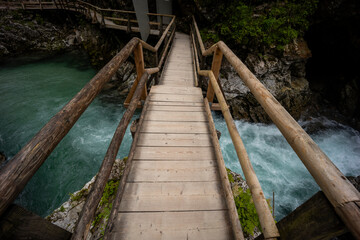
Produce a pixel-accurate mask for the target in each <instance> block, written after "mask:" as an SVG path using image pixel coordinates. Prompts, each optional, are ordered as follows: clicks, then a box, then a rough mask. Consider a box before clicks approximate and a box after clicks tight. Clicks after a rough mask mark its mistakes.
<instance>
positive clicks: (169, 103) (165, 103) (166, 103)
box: [149, 102, 204, 107]
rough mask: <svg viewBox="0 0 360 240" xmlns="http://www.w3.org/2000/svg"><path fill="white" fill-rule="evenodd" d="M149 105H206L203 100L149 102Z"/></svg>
mask: <svg viewBox="0 0 360 240" xmlns="http://www.w3.org/2000/svg"><path fill="white" fill-rule="evenodd" d="M149 106H191V107H204V103H201V102H149Z"/></svg>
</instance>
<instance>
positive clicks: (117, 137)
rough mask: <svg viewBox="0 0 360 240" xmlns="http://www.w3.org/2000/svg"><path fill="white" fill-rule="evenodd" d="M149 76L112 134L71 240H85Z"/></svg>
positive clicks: (141, 79)
mask: <svg viewBox="0 0 360 240" xmlns="http://www.w3.org/2000/svg"><path fill="white" fill-rule="evenodd" d="M148 76H149V74H148V73H147V72H144V74H143V75H142V76H141V78H140V81H139V84H138V86H137V88H136V90H135V93H134V96H133V98H132V99H131V102H130V105H129V107H128V108H127V109H126V112H125V113H124V115H123V117H122V118H121V120H120V123H119V125H118V127H117V128H116V131H115V133H114V136H113V138H112V140H111V143H110V145H109V148H108V150H107V152H106V155H105V158H104V160H103V162H102V164H101V167H100V170H99V172H98V174H97V175H96V179H95V183H94V185H93V187H92V188H91V191H90V193H89V196H88V197H87V199H86V202H85V205H84V207H83V209H82V211H81V213H80V216H79V220H78V223H77V225H76V228H75V231H74V234H73V235H72V238H71V239H73V240H77V239H86V238H87V235H88V233H89V229H90V226H91V222H92V220H93V218H94V215H95V212H96V209H97V206H98V204H99V202H100V199H101V197H102V193H103V191H104V188H105V185H106V183H107V181H108V179H109V176H110V173H111V169H112V166H113V165H114V162H115V158H116V155H117V153H118V151H119V148H120V145H121V142H122V140H123V138H124V135H125V131H126V128H127V126H128V125H129V122H130V120H131V118H132V116H133V115H134V112H135V110H136V107H137V103H138V101H139V99H140V97H141V94H142V92H143V88H144V85H145V83H146V80H147V79H148Z"/></svg>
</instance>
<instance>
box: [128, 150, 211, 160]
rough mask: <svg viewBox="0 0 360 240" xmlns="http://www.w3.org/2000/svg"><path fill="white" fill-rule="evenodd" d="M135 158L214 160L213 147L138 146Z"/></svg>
mask: <svg viewBox="0 0 360 240" xmlns="http://www.w3.org/2000/svg"><path fill="white" fill-rule="evenodd" d="M134 159H145V160H150V159H151V160H184V161H186V160H192V161H202V160H213V159H215V155H214V149H213V148H212V147H137V148H136V150H135V156H134Z"/></svg>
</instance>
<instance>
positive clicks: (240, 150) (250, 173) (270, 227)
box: [200, 71, 280, 239]
mask: <svg viewBox="0 0 360 240" xmlns="http://www.w3.org/2000/svg"><path fill="white" fill-rule="evenodd" d="M200 75H203V76H208V77H209V78H210V81H211V83H212V85H213V88H214V92H215V94H216V97H217V99H218V101H219V103H220V106H221V111H222V113H223V115H224V118H225V122H226V125H227V127H228V130H229V133H230V136H231V139H232V141H233V144H234V147H235V150H236V154H237V156H238V158H239V161H240V165H241V168H242V170H243V172H244V175H245V178H246V182H247V183H248V185H249V188H250V191H251V195H252V198H253V200H254V204H255V208H256V211H257V213H258V215H259V220H260V224H261V228H262V232H263V233H264V236H265V239H272V238H276V237H279V236H280V235H279V232H278V230H277V228H276V225H275V221H274V219H273V217H272V215H271V211H270V209H269V206H268V203H267V201H266V199H265V196H264V193H263V191H262V189H261V186H260V183H259V180H258V179H257V176H256V174H255V171H254V169H253V167H252V165H251V162H250V160H249V156H248V155H247V152H246V149H245V146H244V143H243V141H242V140H241V138H240V135H239V132H238V130H237V128H236V125H235V122H234V120H233V118H232V116H231V113H230V110H229V107H228V105H227V104H226V101H225V98H224V96H223V95H222V92H221V90H220V87H219V86H218V83H217V81H216V78H215V76H214V74H213V72H212V71H200Z"/></svg>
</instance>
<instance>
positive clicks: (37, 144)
mask: <svg viewBox="0 0 360 240" xmlns="http://www.w3.org/2000/svg"><path fill="white" fill-rule="evenodd" d="M138 44H139V39H138V38H133V39H132V40H130V41H129V42H128V44H126V46H125V47H124V48H123V49H121V51H120V52H119V53H118V54H117V55H116V56H115V57H114V58H113V59H112V60H111V61H110V62H108V63H107V64H106V65H105V66H104V67H103V68H102V69H101V70H100V71H99V72H98V73H97V74H96V75H95V76H94V77H93V78H92V79H91V81H90V82H89V83H87V84H86V85H85V86H84V87H83V88H82V89H81V90H80V92H78V93H77V94H76V95H75V97H74V98H73V99H71V100H70V102H69V103H68V104H66V105H65V106H64V107H63V108H62V109H61V110H60V111H59V112H58V113H57V114H56V115H55V116H53V117H52V118H51V119H50V121H49V122H48V123H47V124H46V125H45V126H44V127H43V128H42V129H41V130H40V131H39V132H38V133H37V134H36V135H35V136H34V137H33V138H32V139H31V140H30V142H28V143H27V144H26V145H25V146H24V147H23V148H22V149H21V150H20V151H19V152H18V153H17V154H16V155H15V156H14V157H13V158H12V159H11V160H10V161H9V162H8V163H7V164H6V165H5V166H4V167H3V168H1V169H0V216H1V214H2V213H3V212H4V211H5V210H6V208H7V207H8V206H9V205H10V204H11V203H12V202H13V201H14V200H15V198H16V197H17V196H18V194H19V193H20V192H21V191H22V190H23V188H24V187H25V186H26V184H27V182H28V181H29V180H30V179H31V177H32V176H33V175H34V174H35V173H36V171H37V170H38V169H39V168H40V166H41V165H42V164H43V163H44V161H45V160H46V158H47V157H48V156H49V155H50V153H51V152H52V151H53V150H54V148H55V147H56V146H57V144H58V143H59V142H60V141H61V140H62V139H63V137H64V136H65V135H66V134H67V133H68V132H69V131H70V129H71V127H72V126H73V125H74V124H75V122H76V121H77V120H78V119H79V117H80V116H81V114H82V113H83V112H84V111H85V110H86V108H87V107H88V106H89V105H90V103H91V102H92V101H93V100H94V98H95V97H96V96H97V94H98V93H99V92H100V91H101V89H102V87H103V86H104V85H105V83H106V82H107V81H108V80H109V79H110V78H111V77H112V76H113V75H114V74H115V72H116V71H117V70H118V69H119V67H120V65H121V64H122V63H123V62H124V61H125V60H126V59H127V58H128V56H129V55H130V53H131V52H132V51H133V49H134V48H135V46H136V45H138Z"/></svg>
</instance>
